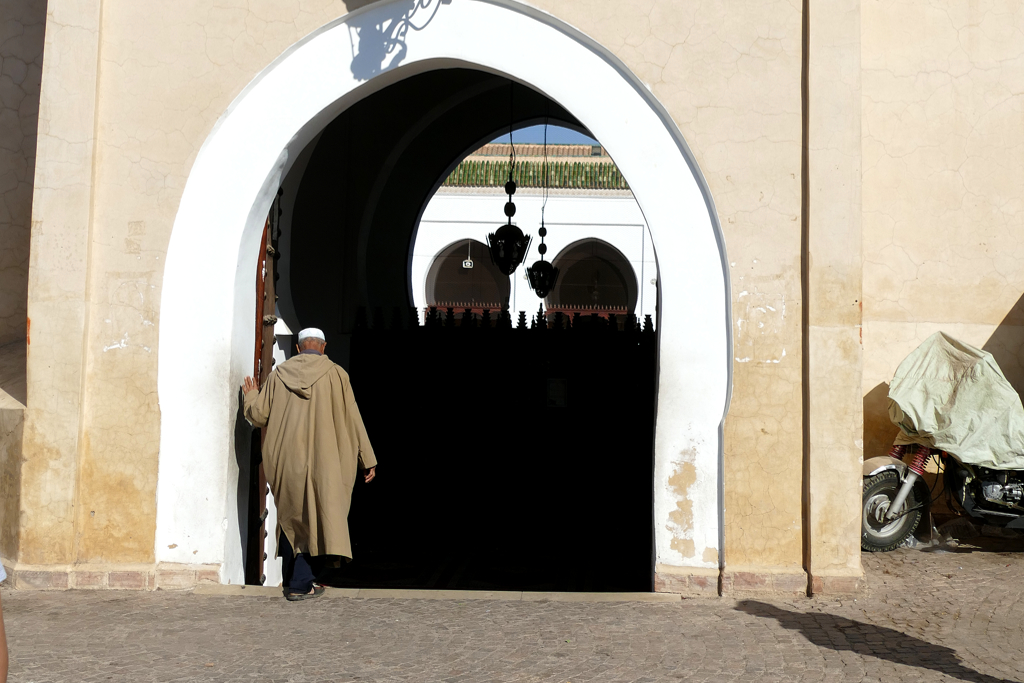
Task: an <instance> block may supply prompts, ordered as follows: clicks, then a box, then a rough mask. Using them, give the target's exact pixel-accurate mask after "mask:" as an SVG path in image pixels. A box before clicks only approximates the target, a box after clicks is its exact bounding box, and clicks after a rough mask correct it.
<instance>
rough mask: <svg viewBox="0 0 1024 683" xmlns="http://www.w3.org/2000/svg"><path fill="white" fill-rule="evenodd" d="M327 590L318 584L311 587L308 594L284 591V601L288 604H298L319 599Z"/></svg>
mask: <svg viewBox="0 0 1024 683" xmlns="http://www.w3.org/2000/svg"><path fill="white" fill-rule="evenodd" d="M326 590H327V589H326V588H324V587H323V586H321V585H320V584H319V583H314V584H313V587H312V588H311V589H310V591H309V592H308V593H293V592H290V591H285V593H284V599H285V600H287V601H288V602H298V601H299V600H312V599H313V598H319V597H320V596H321V595H323V594H324V591H326Z"/></svg>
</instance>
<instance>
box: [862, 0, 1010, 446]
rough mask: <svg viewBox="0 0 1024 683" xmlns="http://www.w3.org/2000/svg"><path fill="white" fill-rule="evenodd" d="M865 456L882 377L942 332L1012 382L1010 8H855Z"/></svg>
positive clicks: (877, 428)
mask: <svg viewBox="0 0 1024 683" xmlns="http://www.w3.org/2000/svg"><path fill="white" fill-rule="evenodd" d="M862 35H863V61H864V72H863V99H862V102H863V106H862V112H863V131H864V133H863V154H864V175H863V193H864V203H863V205H864V213H863V220H864V260H865V263H864V346H865V366H864V377H863V393H864V395H865V399H864V410H865V427H864V440H865V457H869V456H872V455H881V454H884V452H885V450H887V449H888V448H889V446H890V445H891V443H892V437H893V435H894V434H895V431H896V430H895V428H894V427H893V426H892V425H891V424H890V423H889V421H888V419H887V416H886V414H885V406H886V403H885V392H886V391H887V383H888V382H889V380H890V379H891V378H892V374H893V372H894V371H895V369H896V366H897V365H898V364H899V362H900V361H901V360H902V359H903V358H904V357H905V356H906V354H907V353H909V352H910V351H911V350H913V348H914V347H915V346H917V344H919V343H920V342H921V341H923V340H924V339H925V338H926V337H927V336H928V335H930V334H931V333H933V332H935V331H937V330H944V331H946V332H948V333H950V334H953V335H954V336H958V337H960V338H962V339H963V340H964V341H966V342H968V343H970V344H973V345H975V346H978V347H981V348H984V349H986V350H988V351H991V352H992V353H993V354H994V355H995V357H996V360H997V361H998V362H999V363H1000V366H1001V367H1002V368H1003V371H1004V373H1005V374H1006V375H1007V377H1008V379H1009V380H1010V382H1011V383H1012V384H1014V386H1015V388H1016V389H1017V390H1018V391H1019V392H1020V391H1024V195H1022V193H1021V188H1022V187H1024V124H1022V122H1024V5H1021V4H1020V3H1019V2H998V1H983V2H972V3H957V2H950V1H940V0H931V1H925V0H909V1H905V0H899V1H893V0H886V1H884V2H873V3H865V4H864V5H863V27H862Z"/></svg>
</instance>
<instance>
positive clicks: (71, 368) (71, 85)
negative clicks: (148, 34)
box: [18, 0, 100, 563]
mask: <svg viewBox="0 0 1024 683" xmlns="http://www.w3.org/2000/svg"><path fill="white" fill-rule="evenodd" d="M99 4H100V3H99V0H82V1H79V0H75V1H74V2H72V1H71V0H53V1H52V2H50V3H49V5H48V7H47V23H46V40H45V46H44V51H45V54H46V59H45V61H44V63H43V77H42V94H41V96H40V102H39V130H38V139H37V146H36V169H35V176H34V194H33V203H32V244H31V254H30V263H29V305H28V316H29V320H30V322H29V345H28V354H27V366H28V367H27V397H28V405H29V406H31V408H29V409H28V410H26V412H25V427H24V438H23V449H24V452H23V464H22V490H21V523H20V530H19V533H20V538H19V543H20V548H19V558H18V559H19V560H20V561H22V562H30V563H50V562H68V561H69V560H70V558H71V557H72V554H73V548H74V538H73V534H72V529H73V522H74V511H75V506H74V504H75V494H76V483H77V472H78V444H79V427H80V419H79V418H80V408H81V390H82V378H83V376H82V369H83V367H82V354H83V344H82V340H83V334H84V329H85V305H84V304H85V286H86V270H87V265H88V245H89V229H90V224H91V222H92V221H91V218H92V216H91V214H92V190H93V143H94V132H95V131H94V124H95V118H94V114H95V101H96V65H97V49H98V36H99V20H100V12H99Z"/></svg>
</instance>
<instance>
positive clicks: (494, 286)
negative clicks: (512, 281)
mask: <svg viewBox="0 0 1024 683" xmlns="http://www.w3.org/2000/svg"><path fill="white" fill-rule="evenodd" d="M474 252H476V258H475V259H474V258H473V253H474ZM425 288H426V302H427V306H428V307H434V308H449V307H452V308H462V309H465V308H469V309H472V310H477V309H479V312H481V313H482V312H483V309H487V310H493V311H499V310H501V307H502V305H503V304H504V302H505V301H507V300H508V297H509V282H508V276H507V275H505V274H504V273H502V272H501V271H500V270H498V268H497V266H495V265H494V263H493V262H491V259H490V257H489V256H488V251H487V245H486V244H484V243H483V242H478V241H477V240H474V239H466V240H459V241H458V242H455V243H454V244H450V245H448V246H447V247H446V248H445V249H443V250H442V251H441V253H439V254H438V255H437V256H436V257H435V258H434V261H433V263H431V264H430V268H429V269H428V270H427V281H426V283H425Z"/></svg>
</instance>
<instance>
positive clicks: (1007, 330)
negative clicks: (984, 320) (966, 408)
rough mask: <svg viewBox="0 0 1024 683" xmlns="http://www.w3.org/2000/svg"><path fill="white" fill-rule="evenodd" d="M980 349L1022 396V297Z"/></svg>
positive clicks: (1023, 368) (1023, 363) (1023, 344)
mask: <svg viewBox="0 0 1024 683" xmlns="http://www.w3.org/2000/svg"><path fill="white" fill-rule="evenodd" d="M982 348H983V349H984V350H986V351H988V352H989V353H991V354H992V355H993V356H994V357H995V359H996V362H997V363H999V367H1000V368H1001V369H1002V371H1003V374H1004V375H1006V379H1008V380H1009V381H1010V384H1011V385H1012V386H1013V388H1014V389H1016V390H1017V393H1018V394H1020V395H1021V396H1024V296H1021V298H1020V299H1018V300H1017V303H1016V304H1014V306H1013V308H1011V309H1010V312H1009V313H1007V314H1006V317H1005V318H1003V321H1002V322H1001V323H999V327H997V328H996V331H995V332H993V333H992V336H991V337H989V339H988V341H987V342H985V346H983V347H982Z"/></svg>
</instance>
